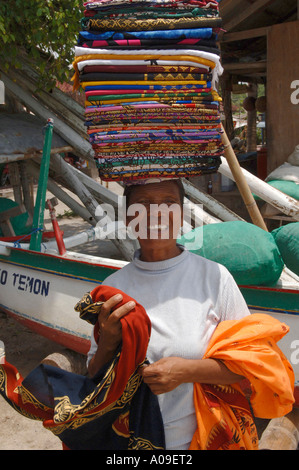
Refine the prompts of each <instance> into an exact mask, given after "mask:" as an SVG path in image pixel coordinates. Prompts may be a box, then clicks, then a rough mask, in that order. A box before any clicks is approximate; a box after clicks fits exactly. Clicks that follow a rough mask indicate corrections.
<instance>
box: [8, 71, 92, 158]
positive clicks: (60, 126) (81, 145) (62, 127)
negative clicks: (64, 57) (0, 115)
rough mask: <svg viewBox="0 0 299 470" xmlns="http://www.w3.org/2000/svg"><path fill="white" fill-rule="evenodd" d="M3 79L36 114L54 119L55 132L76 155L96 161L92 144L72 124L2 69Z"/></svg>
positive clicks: (12, 91) (42, 117)
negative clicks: (15, 81)
mask: <svg viewBox="0 0 299 470" xmlns="http://www.w3.org/2000/svg"><path fill="white" fill-rule="evenodd" d="M1 79H2V80H3V82H4V84H5V86H6V87H7V88H8V89H9V90H10V91H11V93H12V94H13V95H14V96H15V97H16V98H17V99H18V100H19V101H20V102H21V103H22V104H24V105H25V106H27V107H28V108H29V109H30V110H31V111H32V112H33V113H34V114H35V115H36V116H38V117H40V118H41V119H45V120H47V119H48V118H51V119H53V120H54V125H55V132H56V133H57V134H58V135H60V136H61V137H62V138H63V139H64V140H65V141H66V142H68V144H69V145H70V146H71V147H72V148H73V149H74V152H75V153H76V155H78V156H81V157H82V158H84V159H85V160H91V161H92V162H94V158H93V156H94V151H93V149H92V146H91V144H90V143H89V142H88V141H87V140H86V139H84V138H83V137H82V136H81V135H79V134H78V133H77V132H76V131H74V129H73V128H72V127H71V126H69V125H67V124H66V123H65V122H64V120H63V119H60V118H58V117H57V115H56V114H55V113H54V112H53V111H52V110H50V109H48V108H46V106H45V105H43V104H42V103H40V102H39V101H38V100H37V99H36V98H34V97H33V96H32V93H31V92H29V91H26V90H24V89H23V88H22V87H21V86H20V85H19V84H17V83H14V82H13V80H11V79H10V78H9V77H8V75H7V74H6V73H4V72H3V71H2V70H1Z"/></svg>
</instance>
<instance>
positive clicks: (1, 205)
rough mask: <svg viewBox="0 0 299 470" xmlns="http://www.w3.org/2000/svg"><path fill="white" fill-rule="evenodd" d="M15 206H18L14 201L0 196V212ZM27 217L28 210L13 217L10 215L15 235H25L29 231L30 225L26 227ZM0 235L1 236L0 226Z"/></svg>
mask: <svg viewBox="0 0 299 470" xmlns="http://www.w3.org/2000/svg"><path fill="white" fill-rule="evenodd" d="M16 206H18V204H17V203H16V202H15V201H12V200H11V199H7V198H5V197H0V212H4V211H7V210H8V209H12V208H13V207H16ZM28 217H29V215H28V212H24V213H23V214H19V215H16V216H15V217H11V219H10V222H11V225H12V228H13V229H14V232H15V234H16V235H25V234H27V233H29V232H30V230H31V227H26V223H27V220H28ZM0 235H1V236H3V232H2V230H1V228H0Z"/></svg>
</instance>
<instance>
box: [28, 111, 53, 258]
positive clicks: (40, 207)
mask: <svg viewBox="0 0 299 470" xmlns="http://www.w3.org/2000/svg"><path fill="white" fill-rule="evenodd" d="M52 136H53V119H50V118H49V119H48V121H47V125H46V127H45V139H44V147H43V156H42V161H41V166H40V173H39V180H38V188H37V194H36V202H35V207H34V214H33V224H32V225H33V229H34V232H33V233H32V235H31V238H30V245H29V249H30V250H33V251H41V241H42V230H43V228H44V210H45V204H46V192H47V181H48V175H49V166H50V156H51V145H52Z"/></svg>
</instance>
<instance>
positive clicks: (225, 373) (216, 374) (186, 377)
mask: <svg viewBox="0 0 299 470" xmlns="http://www.w3.org/2000/svg"><path fill="white" fill-rule="evenodd" d="M242 379H243V377H242V376H240V375H237V374H235V373H234V372H232V371H231V370H230V369H228V368H227V367H226V365H225V364H223V363H222V362H221V361H218V360H216V359H200V360H198V359H194V360H193V359H187V360H186V362H185V370H184V372H183V381H184V382H191V383H196V382H199V383H209V384H217V385H228V384H233V383H236V382H239V381H240V380H242Z"/></svg>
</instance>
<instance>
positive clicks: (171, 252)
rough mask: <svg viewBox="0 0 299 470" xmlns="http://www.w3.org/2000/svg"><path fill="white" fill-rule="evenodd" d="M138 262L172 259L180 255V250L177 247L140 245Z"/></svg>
mask: <svg viewBox="0 0 299 470" xmlns="http://www.w3.org/2000/svg"><path fill="white" fill-rule="evenodd" d="M140 247H141V248H140V260H141V261H147V262H154V261H165V260H166V259H170V258H174V257H175V256H178V255H180V254H181V249H180V247H179V246H178V245H174V246H171V247H163V246H148V245H147V246H142V244H140Z"/></svg>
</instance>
